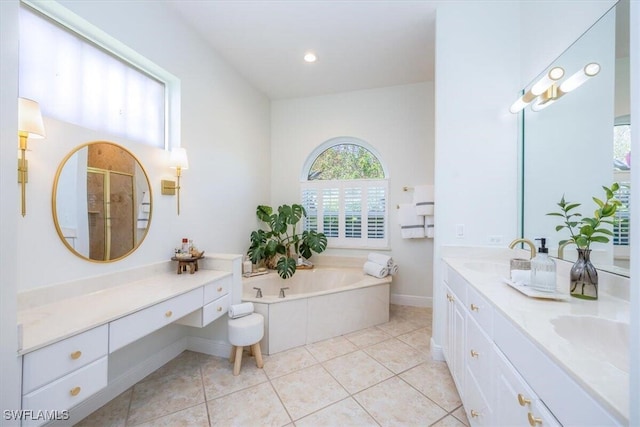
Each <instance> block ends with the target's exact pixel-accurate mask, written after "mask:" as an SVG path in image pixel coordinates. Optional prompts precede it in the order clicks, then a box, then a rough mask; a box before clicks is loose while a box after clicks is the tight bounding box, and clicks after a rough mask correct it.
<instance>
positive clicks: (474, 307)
mask: <svg viewBox="0 0 640 427" xmlns="http://www.w3.org/2000/svg"><path fill="white" fill-rule="evenodd" d="M478 310H480V307H478V306H477V305H475V304H471V311H478Z"/></svg>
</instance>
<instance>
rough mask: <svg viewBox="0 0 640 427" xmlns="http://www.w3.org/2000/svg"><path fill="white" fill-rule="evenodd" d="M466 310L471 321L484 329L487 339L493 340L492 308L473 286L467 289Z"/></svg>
mask: <svg viewBox="0 0 640 427" xmlns="http://www.w3.org/2000/svg"><path fill="white" fill-rule="evenodd" d="M466 307H467V310H469V315H470V317H471V318H472V319H474V320H475V321H476V322H478V325H480V327H481V328H482V329H484V331H485V333H486V334H487V335H488V336H489V338H493V307H492V306H491V305H490V304H489V303H488V302H487V300H486V299H484V297H482V296H480V294H479V293H478V291H476V290H475V289H474V288H473V286H468V287H467V306H466Z"/></svg>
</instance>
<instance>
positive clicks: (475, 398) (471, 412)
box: [464, 370, 495, 427]
mask: <svg viewBox="0 0 640 427" xmlns="http://www.w3.org/2000/svg"><path fill="white" fill-rule="evenodd" d="M464 396H465V402H464V409H465V412H466V413H467V418H468V419H469V423H470V424H471V426H472V427H474V426H493V425H495V423H494V422H493V411H492V409H491V406H490V405H489V403H488V402H489V401H488V399H487V397H488V396H486V395H485V394H484V393H483V391H482V388H480V386H479V385H478V382H477V381H476V379H475V377H474V376H473V373H472V372H471V371H469V370H467V375H466V379H465V393H464Z"/></svg>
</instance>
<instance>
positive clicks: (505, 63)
mask: <svg viewBox="0 0 640 427" xmlns="http://www.w3.org/2000/svg"><path fill="white" fill-rule="evenodd" d="M518 24H519V7H518V4H517V3H515V2H484V1H478V2H450V3H443V4H442V5H441V7H439V8H438V10H437V17H436V86H435V91H436V157H435V158H436V163H435V164H436V168H435V188H436V200H437V203H436V205H435V211H436V212H435V215H436V218H439V224H438V227H437V228H436V246H435V248H434V252H435V253H434V266H435V270H434V314H433V319H434V331H433V337H432V341H433V342H432V351H433V354H434V356H436V357H441V354H439V345H440V344H441V342H442V327H443V321H444V315H445V310H444V298H443V297H442V295H443V292H442V283H441V281H442V274H441V269H440V267H441V260H440V258H441V253H442V251H443V246H445V245H456V244H457V245H471V246H478V245H480V246H484V245H487V244H488V242H489V240H488V238H489V236H490V235H497V236H502V239H503V241H502V244H501V245H503V246H504V245H507V244H508V243H509V241H510V239H513V238H514V237H516V236H517V231H518V227H517V220H518V218H517V216H518V215H517V214H518V210H517V200H518V182H517V178H518V165H517V161H516V159H517V158H518V153H517V148H518V126H517V116H516V115H514V114H511V113H509V106H510V105H511V103H512V102H513V100H514V95H515V94H516V93H517V89H516V88H518V85H519V81H520V79H519V74H518V71H519V55H518V53H519V40H518V37H517V34H518ZM461 29H464V30H461ZM458 224H463V225H464V236H463V237H462V238H458V237H456V229H457V228H458V227H457V225H458Z"/></svg>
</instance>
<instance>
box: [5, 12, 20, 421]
mask: <svg viewBox="0 0 640 427" xmlns="http://www.w3.org/2000/svg"><path fill="white" fill-rule="evenodd" d="M0 55H1V56H0V77H1V78H0V93H2V96H1V97H0V141H2V142H3V143H2V144H0V197H1V198H2V203H0V234H1V235H2V239H0V278H1V280H0V316H1V318H0V409H2V410H4V409H19V408H20V373H21V369H20V365H19V359H18V358H17V357H16V351H17V348H18V338H17V332H16V325H17V324H18V321H17V315H16V301H17V297H16V294H17V291H18V282H17V269H16V265H17V260H18V251H17V250H16V242H17V241H18V232H17V223H18V218H19V217H20V213H19V210H20V205H19V201H18V186H17V185H15V183H16V181H17V170H16V166H17V165H16V148H17V144H18V139H17V133H18V132H17V130H18V129H17V128H18V126H17V125H18V109H17V105H18V103H17V98H18V61H17V58H18V1H17V0H15V1H0ZM9 141H14V143H13V144H11V143H9ZM5 142H7V143H5ZM3 423H4V421H3ZM17 424H18V423H13V424H11V423H9V422H6V424H3V425H17Z"/></svg>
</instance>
